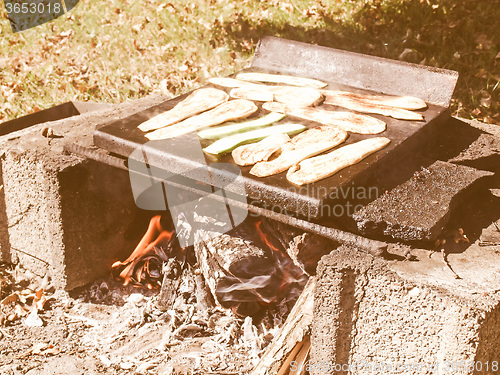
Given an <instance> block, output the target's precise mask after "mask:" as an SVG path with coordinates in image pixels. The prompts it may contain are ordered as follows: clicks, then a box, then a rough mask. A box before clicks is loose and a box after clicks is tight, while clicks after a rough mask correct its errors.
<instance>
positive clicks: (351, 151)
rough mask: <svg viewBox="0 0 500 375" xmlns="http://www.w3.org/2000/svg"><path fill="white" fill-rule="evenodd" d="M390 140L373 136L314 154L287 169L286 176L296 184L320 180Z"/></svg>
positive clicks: (357, 161)
mask: <svg viewBox="0 0 500 375" xmlns="http://www.w3.org/2000/svg"><path fill="white" fill-rule="evenodd" d="M390 142H391V141H390V139H389V138H385V137H375V138H368V139H364V140H362V141H359V142H356V143H353V144H350V145H347V146H343V147H340V148H339V149H337V150H333V151H332V152H329V153H327V154H325V155H319V156H315V157H313V158H310V159H306V160H303V161H301V162H300V163H298V164H296V165H294V166H292V167H291V168H290V169H289V170H288V172H287V174H286V178H287V179H288V181H290V182H291V183H293V184H296V185H304V184H309V183H312V182H316V181H319V180H322V179H324V178H326V177H330V176H332V175H334V174H335V173H337V172H338V171H340V170H341V169H344V168H346V167H349V166H351V165H354V164H356V163H359V162H360V161H361V160H363V159H364V158H366V157H367V156H369V155H371V154H373V153H374V152H377V151H379V150H381V149H383V148H384V147H385V146H387V145H388V144H389V143H390Z"/></svg>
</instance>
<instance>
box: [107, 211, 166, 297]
mask: <svg viewBox="0 0 500 375" xmlns="http://www.w3.org/2000/svg"><path fill="white" fill-rule="evenodd" d="M160 219H161V216H160V215H157V216H154V217H153V218H152V219H151V221H150V222H149V226H148V229H147V231H146V233H145V234H144V236H143V237H142V239H141V240H140V241H139V243H138V244H137V246H136V248H135V249H134V251H133V252H132V254H130V256H129V257H128V258H127V259H126V260H124V261H123V262H119V261H118V262H115V263H113V265H112V266H111V269H112V270H115V269H118V268H119V267H123V266H124V267H125V268H124V269H123V270H122V271H121V272H120V275H119V276H120V277H121V278H122V279H123V280H124V282H123V285H128V284H129V283H130V282H131V281H133V279H135V280H136V281H137V282H140V281H141V279H142V276H143V274H144V273H148V274H149V263H150V260H151V258H152V257H153V256H155V255H158V254H157V252H156V247H157V246H158V245H159V244H160V243H162V242H168V241H170V240H171V239H172V236H173V234H174V232H173V231H167V230H165V229H163V228H162V226H161V223H160ZM160 257H161V256H160ZM140 262H144V264H142V266H140V267H137V265H138V264H139V263H140ZM136 267H137V268H136ZM146 286H147V287H148V288H149V289H152V288H153V286H152V285H151V284H150V283H148V284H147V285H146Z"/></svg>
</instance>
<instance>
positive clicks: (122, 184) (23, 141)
mask: <svg viewBox="0 0 500 375" xmlns="http://www.w3.org/2000/svg"><path fill="white" fill-rule="evenodd" d="M163 100H165V98H164V97H159V96H154V97H147V98H145V99H142V100H138V101H135V102H128V103H124V104H121V105H117V106H114V107H113V108H111V109H105V110H103V111H99V112H89V113H85V114H82V115H79V116H74V117H71V118H67V119H64V120H59V121H54V122H49V123H45V124H40V125H36V126H32V127H31V128H29V129H24V130H21V131H18V132H15V133H11V134H9V135H6V136H3V137H0V149H1V154H2V157H1V159H0V171H1V180H2V181H0V183H2V184H3V189H2V191H0V246H1V254H2V259H3V260H4V261H12V262H14V263H17V262H19V263H21V264H22V265H23V266H24V267H26V268H27V269H29V270H31V271H32V272H34V273H35V274H37V275H40V276H43V275H45V274H47V273H48V274H49V275H50V276H51V278H52V281H53V284H54V285H55V286H56V287H58V288H65V289H73V288H75V287H78V286H82V285H85V284H87V283H89V282H91V281H92V280H94V279H95V278H96V277H98V276H101V275H103V274H104V273H106V272H109V266H110V264H111V263H112V262H113V261H114V260H116V259H117V258H118V256H119V255H121V254H126V253H127V252H130V251H131V250H132V249H133V248H134V246H135V244H136V242H137V240H138V239H139V238H140V235H141V232H142V231H143V230H145V228H146V226H147V216H148V215H150V213H148V212H142V211H140V210H139V209H138V208H137V207H136V206H135V203H134V200H133V195H132V192H131V188H130V182H129V177H128V173H127V172H126V171H124V170H120V169H116V168H113V167H111V166H108V165H105V164H102V163H99V162H95V161H92V160H87V159H84V158H80V157H78V156H75V155H68V154H66V153H65V152H64V151H63V145H64V143H65V142H73V143H77V144H80V145H83V146H91V145H92V134H93V131H94V129H95V128H96V126H99V125H102V124H104V123H106V122H108V121H113V120H116V119H119V118H123V117H126V116H129V115H131V114H133V113H135V112H138V111H140V110H143V109H145V108H147V107H150V106H153V105H155V104H158V103H160V102H161V101H163ZM47 126H49V127H51V128H52V129H53V130H54V134H55V135H56V136H57V138H54V139H52V140H51V142H50V144H48V142H47V140H46V139H45V138H44V137H43V136H42V135H41V129H42V128H43V127H47ZM141 217H142V219H141Z"/></svg>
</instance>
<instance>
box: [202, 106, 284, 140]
mask: <svg viewBox="0 0 500 375" xmlns="http://www.w3.org/2000/svg"><path fill="white" fill-rule="evenodd" d="M285 116H286V115H285V114H284V113H278V112H271V113H268V114H267V115H265V116H262V117H259V118H256V119H254V120H246V121H242V122H237V123H232V124H227V125H222V126H217V127H213V128H207V129H202V130H200V131H199V132H198V136H199V137H200V138H203V139H219V138H224V137H227V136H229V135H233V134H237V133H242V132H246V131H250V130H254V129H257V128H262V127H264V126H268V125H271V124H273V123H275V122H277V121H279V120H281V119H282V118H283V117H285Z"/></svg>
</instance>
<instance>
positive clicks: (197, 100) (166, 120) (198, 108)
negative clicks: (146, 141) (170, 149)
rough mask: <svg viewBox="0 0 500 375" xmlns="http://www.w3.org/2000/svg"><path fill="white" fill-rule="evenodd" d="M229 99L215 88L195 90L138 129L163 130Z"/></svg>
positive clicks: (146, 130)
mask: <svg viewBox="0 0 500 375" xmlns="http://www.w3.org/2000/svg"><path fill="white" fill-rule="evenodd" d="M228 99H229V95H227V94H226V93H225V92H224V91H222V90H218V89H214V88H204V89H199V90H195V91H193V92H192V93H191V94H190V95H189V96H187V97H186V98H185V99H184V100H183V101H181V102H179V103H178V104H177V105H176V106H175V107H174V108H172V109H171V110H169V111H167V112H163V113H161V114H159V115H157V116H155V117H153V118H150V119H149V120H148V121H145V122H143V123H142V124H140V125H139V126H138V128H139V129H140V130H142V131H143V132H148V131H151V130H155V129H159V128H163V127H165V126H169V125H172V124H175V123H177V122H179V121H182V120H184V119H186V118H188V117H191V116H194V115H197V114H198V113H201V112H204V111H208V110H209V109H212V108H215V107H217V106H218V105H219V104H222V103H224V102H227V100H228Z"/></svg>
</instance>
